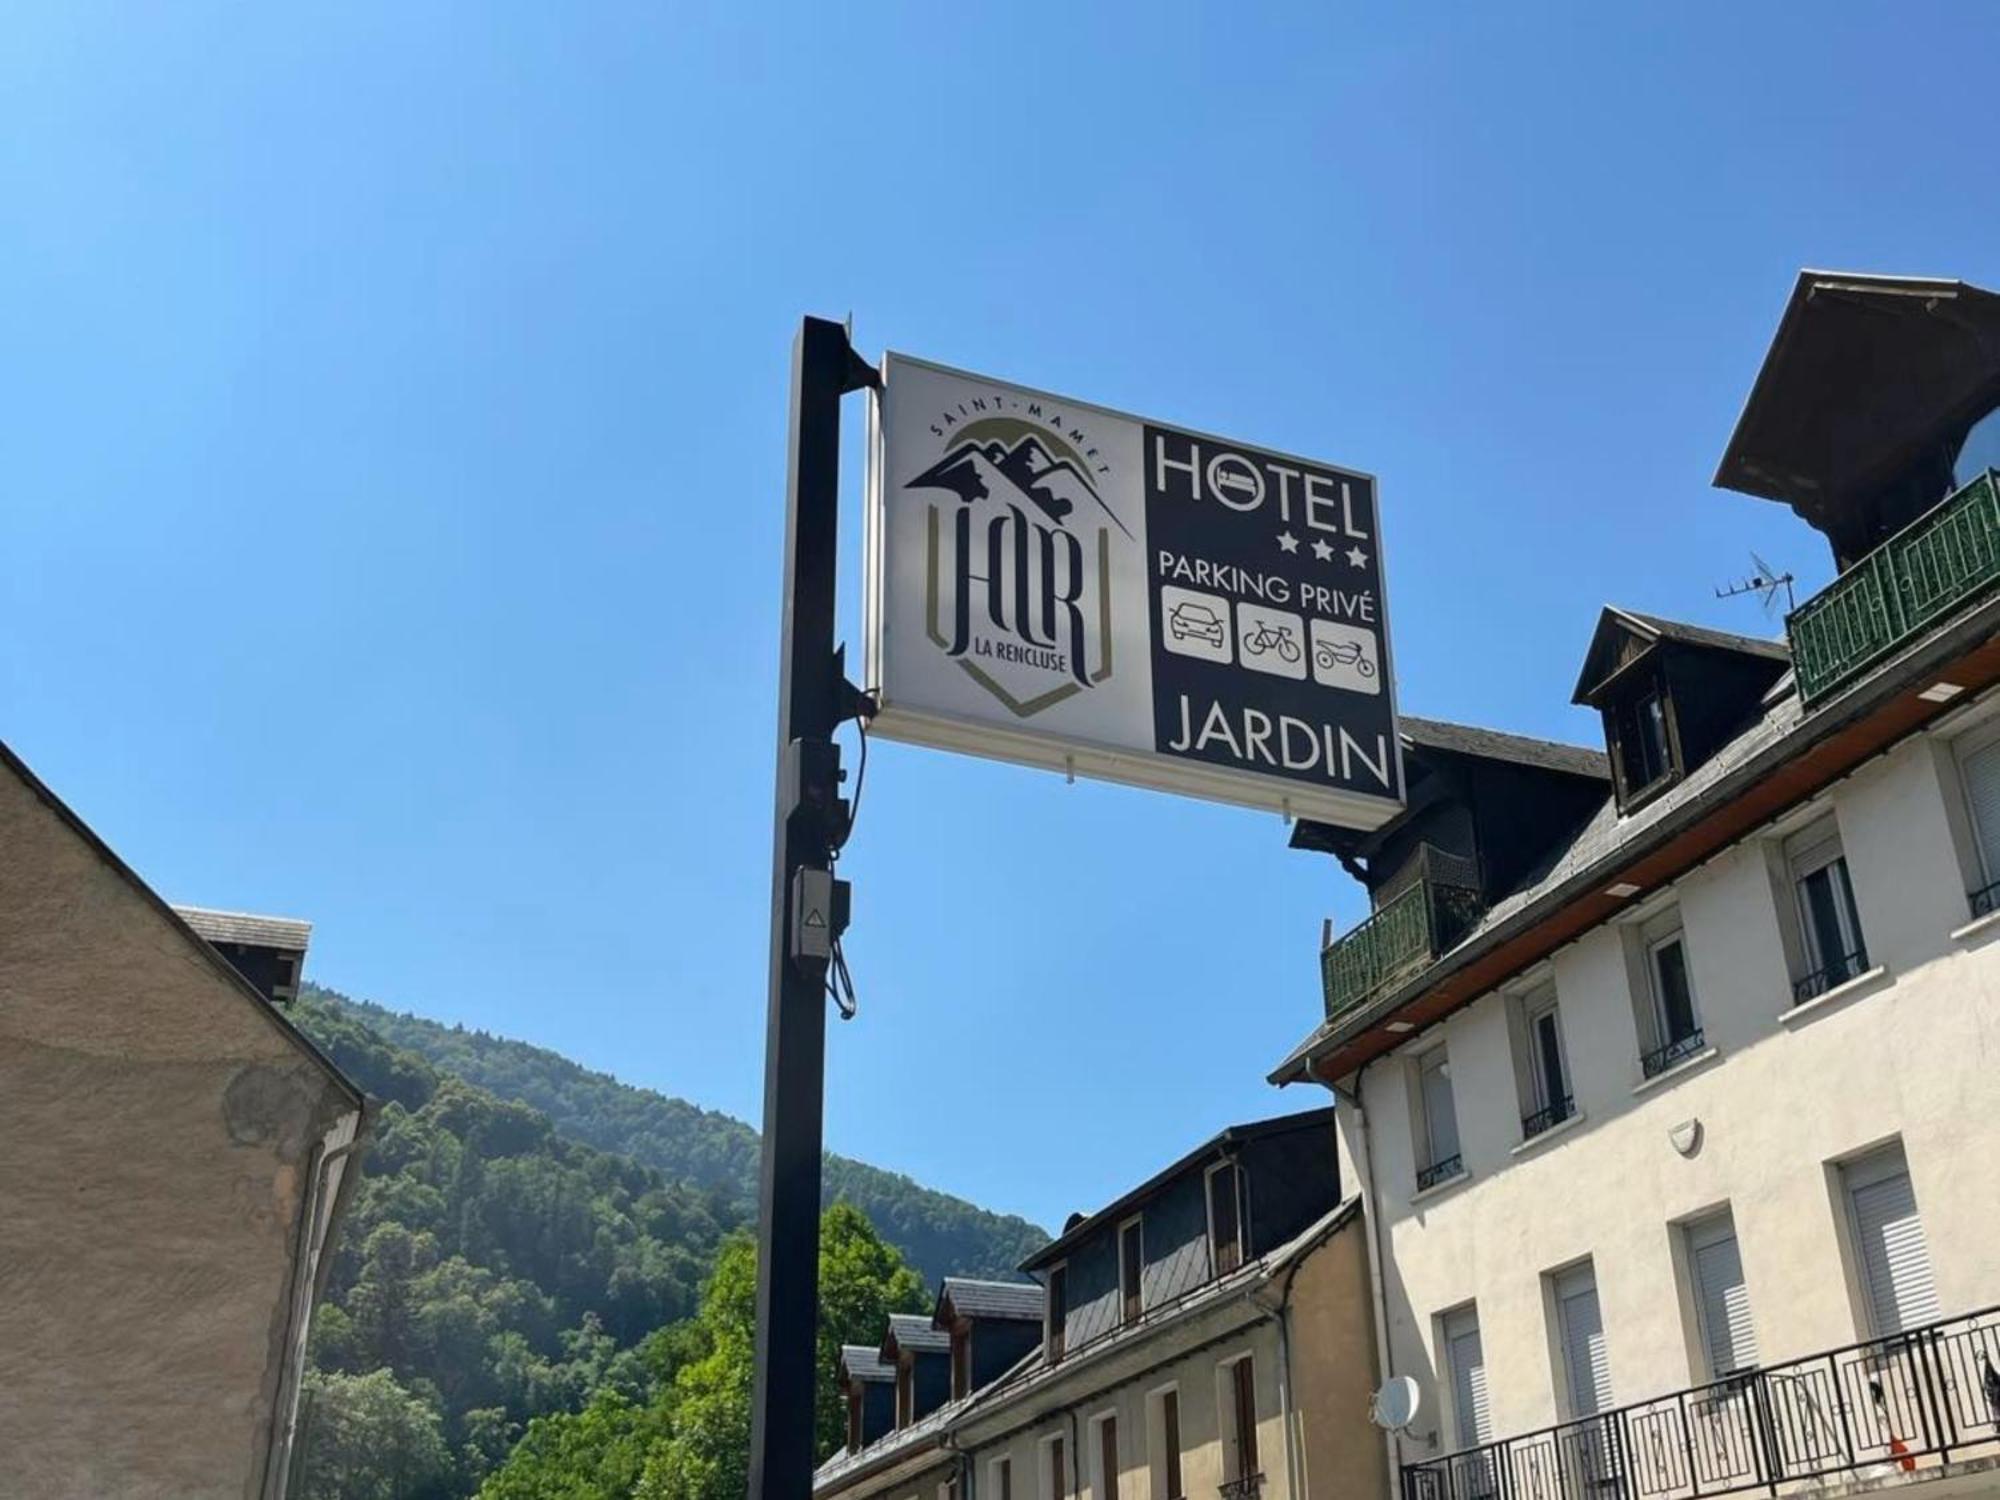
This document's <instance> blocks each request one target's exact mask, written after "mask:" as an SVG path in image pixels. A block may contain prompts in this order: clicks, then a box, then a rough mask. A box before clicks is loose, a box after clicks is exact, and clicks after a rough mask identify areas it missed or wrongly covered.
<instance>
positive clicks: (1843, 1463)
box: [1403, 1308, 2000, 1500]
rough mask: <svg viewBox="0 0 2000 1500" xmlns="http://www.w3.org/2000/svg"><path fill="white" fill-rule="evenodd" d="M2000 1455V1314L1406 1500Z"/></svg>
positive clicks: (1521, 1443)
mask: <svg viewBox="0 0 2000 1500" xmlns="http://www.w3.org/2000/svg"><path fill="white" fill-rule="evenodd" d="M1996 1443H2000V1308H1987V1309H1986V1310H1984V1311H1982V1312H1976V1313H1970V1314H1967V1315H1965V1316H1963V1317H1958V1318H1953V1319H1949V1320H1947V1321H1945V1322H1941V1323H1933V1324H1931V1325H1929V1326H1928V1327H1924V1328H1918V1329H1913V1330H1911V1331H1909V1332H1906V1333H1900V1334H1896V1335H1895V1336H1893V1337H1891V1338H1884V1339H1874V1340H1871V1341H1870V1342H1868V1343H1864V1344H1852V1345H1849V1346H1848V1347H1847V1348H1844V1349H1836V1350H1833V1351H1831V1352H1829V1353H1826V1354H1815V1355H1811V1356H1809V1357H1807V1358H1805V1359H1797V1360H1792V1361H1790V1362H1789V1363H1786V1364H1781V1365H1772V1366H1769V1367H1765V1368H1758V1369H1751V1370H1745V1371H1741V1372H1739V1373H1737V1374H1734V1375H1730V1376H1727V1377H1725V1378H1724V1379H1721V1380H1717V1381H1713V1382H1711V1383H1710V1384H1708V1385H1703V1386H1695V1387H1693V1388H1691V1389H1688V1390H1684V1391H1675V1392H1673V1393H1672V1394H1670V1395H1666V1396H1656V1397H1654V1398H1653V1399H1652V1400H1650V1401H1641V1402H1638V1403H1636V1404H1635V1405H1632V1406H1623V1407H1619V1408H1617V1409H1616V1410H1614V1411H1608V1412H1603V1413H1600V1414H1599V1415H1597V1416H1593V1417H1585V1418H1582V1419H1581V1420H1578V1421H1574V1422H1565V1423H1563V1424H1561V1425H1560V1426H1557V1427H1549V1428H1544V1429H1543V1430H1542V1431H1540V1432H1531V1433H1528V1434H1526V1435H1525V1436H1522V1437H1513V1438H1506V1439H1504V1440H1502V1441H1500V1442H1497V1443H1488V1444H1486V1445H1485V1446H1483V1447H1479V1448H1468V1449H1466V1450H1464V1451H1463V1452H1459V1453H1452V1454H1447V1455H1446V1456H1444V1457H1442V1458H1435V1459H1430V1460H1428V1461H1426V1462H1422V1463H1413V1464H1405V1465H1404V1467H1403V1500H1707V1497H1710V1496H1717V1495H1734V1494H1739V1493H1742V1492H1745V1491H1749V1490H1764V1491H1766V1492H1767V1493H1769V1494H1772V1495H1776V1494H1777V1493H1778V1492H1779V1489H1780V1487H1782V1486H1785V1485H1796V1484H1803V1483H1805V1482H1808V1481H1815V1482H1824V1481H1828V1480H1846V1481H1857V1480H1866V1479H1868V1478H1871V1477H1874V1476H1875V1475H1877V1474H1879V1475H1880V1476H1881V1477H1884V1478H1888V1477H1892V1476H1893V1477H1898V1478H1900V1477H1901V1476H1902V1475H1904V1474H1906V1473H1911V1472H1914V1471H1916V1470H1917V1469H1919V1468H1921V1467H1924V1466H1926V1465H1927V1466H1929V1467H1931V1468H1933V1469H1935V1468H1936V1467H1938V1466H1939V1465H1941V1464H1945V1463H1949V1462H1950V1461H1951V1460H1952V1459H1953V1458H1954V1457H1959V1456H1963V1455H1966V1454H1968V1453H1970V1452H1971V1451H1973V1450H1982V1451H1984V1450H1988V1449H1990V1448H1991V1447H1992V1445H1994V1444H1996Z"/></svg>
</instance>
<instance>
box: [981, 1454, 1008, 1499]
mask: <svg viewBox="0 0 2000 1500" xmlns="http://www.w3.org/2000/svg"><path fill="white" fill-rule="evenodd" d="M986 1476H987V1480H988V1487H989V1488H990V1489H991V1490H992V1491H993V1495H992V1500H1014V1461H1013V1460H1012V1459H1011V1458H996V1459H994V1460H993V1462H992V1463H990V1464H988V1465H987V1467H986Z"/></svg>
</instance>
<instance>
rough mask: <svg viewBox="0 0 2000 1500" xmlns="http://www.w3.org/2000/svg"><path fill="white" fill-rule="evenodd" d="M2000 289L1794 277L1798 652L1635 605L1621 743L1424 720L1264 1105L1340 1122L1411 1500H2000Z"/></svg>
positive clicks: (1792, 627)
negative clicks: (1808, 586) (1833, 567)
mask: <svg viewBox="0 0 2000 1500" xmlns="http://www.w3.org/2000/svg"><path fill="white" fill-rule="evenodd" d="M1996 335H2000V298H1995V297H1993V296H1991V295H1989V294H1987V293H1984V292H1981V291H1979V290H1977V289H1976V288H1971V287H1967V286H1964V285H1962V284H1959V283H1953V282H1909V281H1900V280H1889V279H1884V278H1873V277H1830V276H1822V275H1816V274H1808V275H1807V276H1804V277H1802V278H1801V281H1800V284H1799V287H1798V290H1797V292H1796V293H1795V295H1794V298H1793V300H1792V303H1791V304H1790V306H1789V307H1788V309H1787V311H1786V314H1785V317H1784V321H1783V323H1782V325H1781V327H1780V330H1779V333H1778V336H1777V338H1776V340H1775V341H1774V344H1773V347H1772V350H1771V353H1770V355H1769V356H1768V357H1767V360H1766V363H1765V366H1764V369H1763V371H1762V372H1761V374H1760V376H1759V378H1758V381H1757V384H1756V387H1755V390H1754V391H1753V393H1752V396H1751V399H1750V402H1749V404H1748V406H1747V407H1746V409H1745V412H1744V415H1743V418H1742V421H1741V422H1740V424H1739V426H1738V429H1737V431H1736V433H1735V435H1734V437H1733V438H1732V440H1731V443H1730V448H1729V452H1728V453H1727V455H1726V456H1725V459H1724V463H1723V467H1722V472H1721V474H1720V476H1719V482H1721V483H1724V484H1726V485H1728V486H1730V487H1732V488H1738V489H1742V490H1746V491H1748V492H1750V493H1752V494H1757V495H1761V496H1765V497H1767V498H1776V499H1783V500H1785V501H1787V502H1789V503H1791V504H1792V505H1793V507H1794V508H1795V509H1796V510H1798V511H1799V512H1800V514H1801V515H1802V516H1804V517H1805V518H1806V519H1807V520H1808V521H1810V522H1811V523H1812V524H1813V525H1815V526H1816V527H1818V528H1819V529H1820V530H1822V531H1823V532H1824V533H1825V534H1826V535H1827V536H1828V538H1829V539H1830V540H1831V541H1832V543H1833V546H1834V550H1835V555H1836V558H1837V560H1838V561H1839V563H1840V565H1841V568H1842V572H1841V574H1840V576H1839V577H1838V578H1837V579H1836V580H1835V582H1834V583H1833V584H1832V585H1830V586H1829V587H1828V588H1827V589H1826V590H1824V591H1822V592H1821V593H1820V594H1818V595H1816V596H1815V597H1813V598H1811V599H1809V600H1806V601H1805V602H1804V603H1803V604H1802V605H1801V606H1800V607H1799V608H1798V609H1797V610H1795V611H1794V612H1793V613H1792V614H1791V616H1790V617H1789V619H1788V631H1787V636H1788V639H1787V641H1786V642H1784V643H1779V642H1767V641H1757V640H1749V639H1743V638H1738V637H1733V636H1728V635H1724V634H1720V633H1717V632H1715V631H1712V630H1706V629H1701V628H1697V627H1691V626H1684V625H1678V624H1675V623H1673V622H1669V621H1664V620H1659V619H1655V618H1652V617H1650V616H1646V615H1642V614H1638V613H1636V612H1632V611H1625V610H1617V609H1610V610H1607V611H1606V612H1605V614H1604V615H1603V617H1602V618H1601V619H1600V621H1599V623H1598V627H1597V631H1596V634H1595V636H1594V637H1593V639H1592V640H1591V642H1590V645H1589V649H1588V651H1587V653H1586V656H1585V662H1584V668H1583V672H1582V676H1581V680H1580V681H1579V682H1578V685H1577V692H1576V700H1577V701H1578V702H1579V703H1583V704H1586V705H1588V706H1589V707H1591V708H1593V709H1595V710H1597V711H1598V712H1599V713H1600V714H1601V716H1602V720H1603V724H1604V733H1605V741H1604V743H1605V751H1604V753H1603V754H1601V755H1600V754H1598V753H1597V752H1595V751H1584V750H1579V749H1577V748H1576V747H1566V746H1553V745H1547V744H1541V743H1537V742H1533V741H1523V740H1518V739H1514V738H1512V737H1510V736H1502V735H1492V734H1486V733H1483V732H1480V731H1472V730H1463V729H1458V728H1455V727H1453V726H1447V725H1433V724H1426V723H1424V722H1422V721H1410V722H1408V723H1406V743H1405V748H1406V755H1407V757H1408V760H1409V762H1410V766H1411V773H1412V774H1411V778H1410V785H1411V801H1410V807H1409V809H1408V811H1407V812H1406V813H1405V814H1403V815H1402V816H1401V817H1400V818H1399V819H1398V820H1397V821H1396V822H1394V823H1392V824H1391V825H1390V826H1389V827H1388V828H1386V829H1383V830H1380V831H1378V832H1376V833H1374V834H1370V835H1365V836H1363V835H1353V834H1344V833H1340V832H1336V831H1334V830H1330V829H1315V828H1305V829H1302V830H1301V832H1300V835H1299V837H1298V839H1297V840H1296V841H1297V842H1299V843H1301V844H1302V845H1305V846H1307V847H1313V848H1319V849H1324V850H1326V851H1328V852H1331V853H1333V854H1335V855H1337V856H1338V857H1339V858H1340V859H1341V860H1342V862H1343V863H1344V864H1345V865H1346V866H1347V867H1348V868H1349V869H1350V870H1351V871H1352V872H1353V873H1355V874H1356V875H1357V876H1359V877H1360V878H1361V879H1363V880H1364V881H1365V882H1366V883H1367V884H1368V886H1369V888H1370V890H1371V892H1372V893H1373V895H1374V901H1375V911H1374V914H1373V915H1372V916H1371V917H1370V919H1369V920H1368V921H1367V922H1365V923H1363V924H1361V925H1360V926H1359V927H1357V928H1356V929H1354V930H1353V931H1351V932H1349V933H1347V934H1343V935H1342V936H1341V937H1340V938H1339V939H1338V940H1337V941H1334V942H1333V943H1331V944H1330V945H1329V947H1328V949H1327V952H1326V955H1325V959H1326V976H1327V1019H1326V1020H1325V1022H1324V1023H1323V1024H1322V1025H1320V1026H1319V1027H1318V1028H1317V1029H1316V1030H1315V1031H1314V1033H1313V1034H1312V1035H1311V1036H1310V1037H1309V1038H1308V1039H1307V1040H1306V1041H1305V1042H1304V1043H1303V1044H1302V1045H1301V1046H1300V1047H1299V1048H1298V1049H1297V1050H1296V1051H1295V1052H1294V1053H1293V1055H1292V1056H1291V1057H1290V1058H1288V1059H1287V1060H1286V1062H1285V1063H1284V1064H1283V1065H1282V1066H1281V1067H1280V1069H1279V1070H1278V1073H1277V1074H1276V1075H1274V1076H1275V1077H1276V1078H1277V1079H1278V1081H1281V1082H1292V1081H1304V1080H1307V1079H1312V1080H1316V1081H1319V1082H1322V1083H1324V1084H1326V1085H1328V1086H1330V1087H1331V1088H1333V1089H1334V1091H1335V1092H1336V1093H1337V1095H1338V1096H1339V1099H1340V1102H1341V1105H1342V1107H1341V1108H1340V1110H1339V1111H1338V1119H1339V1126H1340V1129H1339V1137H1340V1152H1341V1158H1340V1170H1341V1173H1342V1180H1343V1181H1344V1182H1348V1183H1352V1184H1355V1185H1357V1187H1358V1188H1359V1190H1360V1193H1361V1196H1362V1199H1363V1204H1364V1211H1365V1213H1366V1215H1367V1218H1368V1230H1369V1233H1368V1236H1367V1240H1368V1247H1369V1251H1370V1257H1371V1266H1372V1270H1373V1286H1372V1294H1373V1296H1374V1297H1375V1299H1376V1311H1377V1325H1378V1330H1379V1338H1380V1343H1381V1347H1380V1358H1381V1361H1382V1363H1383V1366H1384V1368H1385V1369H1386V1370H1387V1371H1388V1372H1389V1373H1392V1374H1400V1375H1409V1376H1413V1377H1415V1378H1416V1379H1417V1380H1418V1381H1419V1383H1420V1384H1421V1386H1422V1388H1423V1390H1424V1392H1425V1395H1426V1400H1425V1402H1424V1404H1423V1409H1422V1411H1421V1413H1420V1415H1419V1417H1418V1419H1417V1421H1416V1422H1415V1423H1414V1424H1413V1425H1412V1426H1411V1428H1410V1429H1409V1430H1407V1431H1406V1432H1404V1433H1402V1434H1400V1435H1397V1436H1394V1437H1391V1438H1389V1439H1388V1449H1389V1458H1390V1472H1391V1480H1390V1487H1391V1492H1392V1494H1399V1495H1400V1496H1402V1497H1406V1500H1484V1497H1489V1496H1490V1497H1494V1500H1559V1497H1560V1500H1567V1497H1577V1500H1591V1497H1599V1496H1602V1497H1623V1500H1682V1497H1691V1496H1706V1495H1723V1494H1731V1493H1737V1492H1746V1493H1747V1492H1751V1491H1756V1490H1763V1491H1765V1492H1767V1493H1773V1494H1775V1493H1778V1492H1780V1491H1787V1492H1789V1491H1794V1490H1804V1489H1838V1490H1842V1491H1843V1492H1844V1491H1846V1490H1849V1489H1855V1488H1880V1487H1892V1486H1902V1485H1912V1484H1914V1485H1920V1486H1924V1487H1925V1488H1926V1492H1927V1493H1932V1494H1939V1495H1942V1494H1947V1493H1950V1494H1958V1493H1978V1494H1996V1493H2000V1472H1995V1467H1994V1466H1995V1465H1996V1464H2000V912H1996V910H1995V908H1996V905H2000V902H1996V889H1997V888H2000V640H1996V626H2000V582H1997V581H2000V482H1996V479H1995V478H1994V477H1992V476H1989V474H1988V472H1987V471H1988V469H1989V468H1990V467H1991V466H1992V465H1993V464H1995V463H1996V462H2000V457H1996V454H2000V415H1996V414H1995V413H1996V409H2000V336H1996Z"/></svg>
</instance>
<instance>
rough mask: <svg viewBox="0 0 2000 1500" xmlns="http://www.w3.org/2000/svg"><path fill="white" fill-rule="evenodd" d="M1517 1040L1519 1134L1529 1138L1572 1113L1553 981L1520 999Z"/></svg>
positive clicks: (1566, 1063) (1567, 1069) (1565, 1118)
mask: <svg viewBox="0 0 2000 1500" xmlns="http://www.w3.org/2000/svg"><path fill="white" fill-rule="evenodd" d="M1521 1041H1522V1044H1523V1049H1524V1051H1525V1054H1526V1055H1525V1057H1524V1058H1523V1059H1522V1068H1521V1074H1522V1077H1521V1084H1522V1088H1521V1134H1522V1135H1523V1136H1524V1137H1526V1138H1530V1139H1532V1138H1533V1137H1535V1136H1538V1135H1540V1134H1541V1133H1542V1132H1543V1131H1544V1130H1547V1129H1548V1128H1549V1127H1550V1126H1551V1125H1560V1124H1561V1123H1562V1122H1563V1121H1564V1120H1567V1119H1568V1118H1569V1117H1570V1116H1571V1115H1573V1114H1575V1113H1576V1103H1575V1100H1574V1099H1573V1098H1572V1097H1571V1094H1570V1083H1569V1061H1568V1058H1567V1057H1566V1056H1565V1055H1564V1052H1563V1039H1562V1023H1561V1021H1560V1020H1559V1019H1558V1017H1557V1014H1556V990H1555V986H1554V985H1552V984H1550V985H1543V986H1542V987H1541V988H1540V989H1538V990H1536V991H1535V992H1534V993H1533V994H1531V995H1527V996H1525V997H1524V998H1523V999H1522V1001H1521Z"/></svg>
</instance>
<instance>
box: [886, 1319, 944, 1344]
mask: <svg viewBox="0 0 2000 1500" xmlns="http://www.w3.org/2000/svg"><path fill="white" fill-rule="evenodd" d="M890 1339H894V1340H895V1341H896V1347H897V1348H899V1349H908V1350H910V1351H912V1352H913V1353H917V1354H923V1353H929V1352H935V1353H939V1354H948V1353H950V1352H951V1335H950V1334H948V1333H946V1332H945V1331H944V1330H943V1329H942V1328H938V1327H936V1326H934V1325H933V1324H932V1322H931V1320H930V1319H929V1318H928V1317H927V1316H925V1315H924V1314H923V1313H890V1314H889V1331H888V1332H887V1333H886V1334H884V1335H883V1338H882V1347H883V1348H884V1349H885V1350H886V1349H887V1348H888V1347H889V1340H890Z"/></svg>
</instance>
